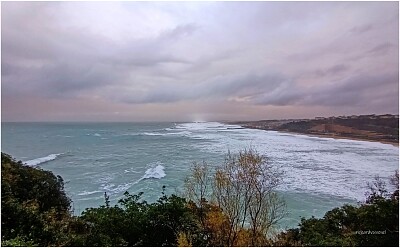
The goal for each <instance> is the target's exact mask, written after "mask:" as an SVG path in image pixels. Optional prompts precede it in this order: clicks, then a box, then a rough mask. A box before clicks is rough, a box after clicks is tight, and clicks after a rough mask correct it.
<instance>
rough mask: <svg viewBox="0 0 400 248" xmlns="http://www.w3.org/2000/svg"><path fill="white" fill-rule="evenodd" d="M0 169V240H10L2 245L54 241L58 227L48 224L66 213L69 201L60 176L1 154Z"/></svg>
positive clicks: (44, 244)
mask: <svg viewBox="0 0 400 248" xmlns="http://www.w3.org/2000/svg"><path fill="white" fill-rule="evenodd" d="M1 171H2V173H1V191H2V194H1V203H2V209H1V227H2V240H3V241H4V240H10V241H9V242H8V243H7V242H6V243H5V244H24V242H27V243H26V244H32V245H33V244H37V245H42V246H47V245H49V244H50V243H54V242H57V234H56V233H57V232H59V230H54V229H53V228H51V227H50V226H49V225H48V223H49V222H57V221H60V220H62V219H63V218H64V217H65V216H69V207H70V200H69V198H68V197H67V196H66V194H65V192H64V183H63V180H62V178H61V177H60V176H57V177H56V176H54V174H53V173H51V172H50V171H45V170H42V169H39V168H33V167H29V166H25V165H23V164H22V162H21V161H19V162H17V161H15V160H13V159H12V158H11V157H10V156H9V155H7V154H4V153H2V154H1ZM31 241H33V243H32V242H31ZM10 242H11V243H10Z"/></svg>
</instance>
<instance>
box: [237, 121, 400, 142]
mask: <svg viewBox="0 0 400 248" xmlns="http://www.w3.org/2000/svg"><path fill="white" fill-rule="evenodd" d="M239 126H241V127H243V128H249V129H258V130H264V131H275V132H280V133H287V134H300V135H306V136H310V137H317V138H332V139H346V140H355V141H368V142H378V143H381V144H387V145H392V146H394V147H399V143H397V142H390V141H379V140H372V139H366V138H365V139H363V138H356V137H349V136H342V135H338V134H315V133H300V132H294V131H288V130H284V131H283V130H274V129H263V128H256V127H246V126H242V125H239Z"/></svg>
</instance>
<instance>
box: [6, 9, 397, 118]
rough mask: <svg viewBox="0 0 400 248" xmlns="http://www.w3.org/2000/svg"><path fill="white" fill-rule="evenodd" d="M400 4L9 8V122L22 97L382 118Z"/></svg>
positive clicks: (390, 100)
mask: <svg viewBox="0 0 400 248" xmlns="http://www.w3.org/2000/svg"><path fill="white" fill-rule="evenodd" d="M396 6H397V7H398V5H397V4H396V3H376V2H368V3H361V2H360V3H353V2H341V3H333V2H329V3H328V2H325V3H318V2H306V3H303V2H296V3H290V2H287V3H286V2H257V3H251V2H249V3H242V2H235V3H225V2H207V3H190V2H187V3H168V4H166V3H158V2H152V3H142V2H116V3H111V2H97V3H89V2H80V3H75V2H70V3H69V2H48V3H40V2H16V3H14V2H4V3H2V17H1V18H2V20H1V21H2V24H1V25H2V38H1V39H2V65H1V68H2V96H3V99H13V103H11V102H9V101H8V100H5V102H4V106H6V107H7V108H9V110H8V112H9V113H11V114H12V108H13V107H12V106H13V104H14V103H15V102H16V101H17V99H19V98H21V99H44V100H45V99H58V100H60V101H61V102H60V103H59V104H60V106H62V104H63V101H64V102H65V105H66V107H65V108H63V109H68V107H67V106H68V104H70V103H71V102H74V101H75V100H76V101H77V102H78V100H80V101H82V100H83V99H90V100H93V101H100V100H101V101H102V103H101V104H99V108H102V107H100V106H104V105H105V104H106V102H107V103H109V104H110V106H111V105H113V104H125V105H129V106H130V107H134V108H140V107H141V106H142V105H146V104H147V105H148V104H153V105H155V106H156V107H157V106H158V107H159V108H160V109H161V108H162V106H163V104H165V103H168V104H171V105H173V104H181V103H185V104H186V105H187V111H188V112H190V111H191V110H190V108H191V106H192V105H194V104H199V105H201V104H204V106H207V104H208V103H209V101H213V102H220V103H224V104H225V105H226V106H228V105H229V104H231V103H232V104H233V103H237V104H242V105H243V107H242V108H243V111H244V113H245V112H246V110H245V109H246V107H249V108H250V107H251V106H257V107H258V106H265V107H266V108H267V107H270V106H278V107H283V106H284V107H288V106H289V107H293V108H296V107H297V106H312V105H319V106H324V107H332V106H335V107H338V108H343V109H347V108H352V107H354V106H359V109H362V108H364V109H365V111H368V109H370V108H371V107H372V106H371V105H373V108H374V109H377V110H379V111H385V110H386V109H387V107H388V106H393V105H395V104H396V103H398V76H397V77H396V75H398V51H399V50H398V11H397V10H396V8H394V7H396ZM396 94H397V95H396ZM32 101H33V100H32ZM14 105H15V104H14ZM77 105H78V104H77ZM32 106H35V104H32ZM38 106H39V105H38ZM40 106H42V105H40ZM94 106H96V104H94ZM377 106H380V107H377ZM20 109H22V110H23V108H22V107H21V106H20ZM392 109H393V111H398V107H395V108H392ZM117 110H118V109H116V110H115V111H117ZM30 111H36V112H39V111H40V109H35V110H32V109H31V110H30ZM82 111H83V110H82ZM99 111H100V110H99ZM210 111H213V110H212V109H211V110H210ZM154 115H157V113H156V112H155V113H154Z"/></svg>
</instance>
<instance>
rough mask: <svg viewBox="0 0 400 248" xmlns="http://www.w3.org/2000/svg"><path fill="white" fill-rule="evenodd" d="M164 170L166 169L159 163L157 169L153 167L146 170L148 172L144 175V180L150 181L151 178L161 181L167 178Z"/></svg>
mask: <svg viewBox="0 0 400 248" xmlns="http://www.w3.org/2000/svg"><path fill="white" fill-rule="evenodd" d="M164 169H165V167H164V166H162V165H161V163H160V162H157V163H156V166H155V167H151V168H149V169H147V170H146V172H145V173H144V176H143V177H142V179H149V178H156V179H160V178H163V177H165V176H166V174H165V171H164Z"/></svg>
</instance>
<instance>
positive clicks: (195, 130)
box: [171, 122, 399, 201]
mask: <svg viewBox="0 0 400 248" xmlns="http://www.w3.org/2000/svg"><path fill="white" fill-rule="evenodd" d="M238 127H239V126H235V125H224V124H221V123H215V122H211V123H182V124H177V125H176V126H175V128H176V130H188V131H190V132H191V134H189V135H188V137H189V138H192V139H196V140H204V142H196V143H194V144H192V145H193V146H194V149H200V150H203V151H206V152H211V153H217V154H218V155H216V157H219V156H223V155H224V154H225V153H226V152H227V151H228V150H230V151H231V152H233V153H235V152H237V151H239V150H241V149H244V148H246V147H250V146H251V147H253V148H255V149H256V150H257V151H258V152H260V153H261V154H265V155H266V156H267V157H269V159H270V162H271V163H273V164H276V165H278V166H280V167H281V168H282V169H283V170H284V171H285V176H284V181H283V182H282V186H281V187H280V189H281V190H284V191H291V192H307V193H313V194H314V193H315V194H325V195H333V196H339V197H345V198H351V199H356V200H360V201H361V200H364V199H365V192H366V191H367V186H366V184H367V182H372V181H373V180H374V176H375V175H379V176H381V177H382V178H388V177H390V176H391V175H393V174H394V171H395V170H396V169H397V168H398V163H399V148H398V147H394V146H392V145H388V144H381V143H378V142H368V141H355V140H346V139H332V138H319V137H311V136H307V135H300V134H288V133H281V132H276V131H265V130H257V129H236V128H238ZM239 128H240V127H239ZM171 131H173V130H171ZM388 186H389V185H388Z"/></svg>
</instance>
